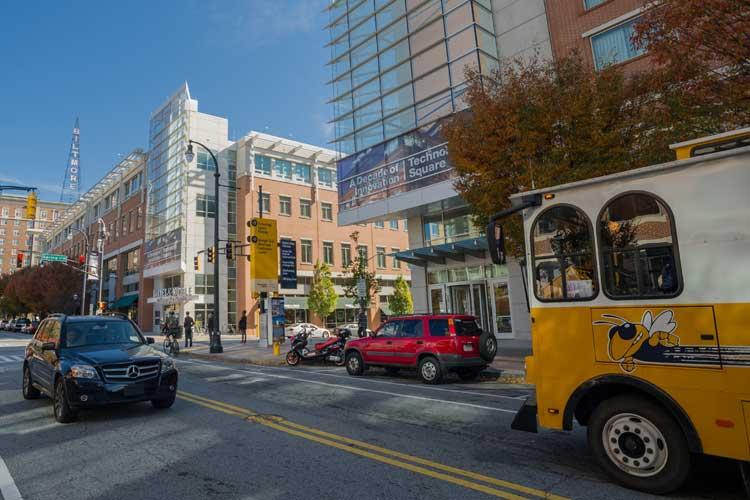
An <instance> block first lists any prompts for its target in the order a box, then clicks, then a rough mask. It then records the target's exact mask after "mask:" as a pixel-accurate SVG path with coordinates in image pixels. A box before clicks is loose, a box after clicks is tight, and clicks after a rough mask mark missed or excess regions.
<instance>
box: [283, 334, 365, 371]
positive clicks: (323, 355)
mask: <svg viewBox="0 0 750 500" xmlns="http://www.w3.org/2000/svg"><path fill="white" fill-rule="evenodd" d="M310 334H312V330H310V329H303V330H302V331H300V332H299V333H298V334H297V335H295V336H294V339H293V340H292V348H291V350H290V351H289V352H288V353H287V354H286V363H287V364H288V365H289V366H297V365H298V364H300V362H301V361H309V362H312V361H331V362H332V363H334V364H335V365H336V366H344V361H345V360H344V345H346V340H347V339H348V338H349V337H350V336H351V332H350V331H349V330H347V329H345V328H342V329H340V330H338V332H337V333H336V335H335V336H332V337H330V338H328V339H326V340H324V341H323V342H319V343H317V344H315V346H314V347H313V349H312V350H310V349H308V348H307V341H308V338H309V337H310Z"/></svg>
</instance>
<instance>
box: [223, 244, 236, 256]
mask: <svg viewBox="0 0 750 500" xmlns="http://www.w3.org/2000/svg"><path fill="white" fill-rule="evenodd" d="M225 250H226V251H225V253H226V255H227V260H232V259H234V246H233V245H232V243H231V242H227V246H226V247H225Z"/></svg>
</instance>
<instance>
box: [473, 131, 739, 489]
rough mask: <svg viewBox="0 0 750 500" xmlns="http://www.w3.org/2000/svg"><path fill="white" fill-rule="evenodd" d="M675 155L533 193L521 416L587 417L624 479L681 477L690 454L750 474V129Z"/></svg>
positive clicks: (497, 234) (640, 483)
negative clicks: (528, 348) (529, 345)
mask: <svg viewBox="0 0 750 500" xmlns="http://www.w3.org/2000/svg"><path fill="white" fill-rule="evenodd" d="M673 149H675V150H676V153H677V158H678V160H677V161H674V162H670V163H666V164H661V165H654V166H650V167H646V168H642V169H637V170H632V171H627V172H623V173H619V174H615V175H609V176H605V177H599V178H595V179H589V180H585V181H581V182H575V183H571V184H566V185H561V186H556V187H551V188H548V189H540V190H536V191H531V192H526V193H521V194H518V195H514V196H513V197H512V198H511V202H512V205H513V206H512V208H511V209H509V210H506V211H504V212H501V213H499V214H497V215H495V216H494V217H493V218H492V219H491V221H490V224H489V227H488V229H487V236H488V239H489V240H490V253H491V254H492V258H493V260H494V261H495V262H496V263H502V262H504V260H505V255H504V253H505V252H504V248H505V241H504V235H503V230H502V221H503V218H504V217H507V216H509V215H510V214H512V213H517V212H520V213H521V214H522V216H523V220H524V235H525V236H524V237H525V248H526V255H525V267H526V273H525V274H526V276H527V283H528V284H529V290H528V295H529V305H530V313H531V321H532V342H533V356H530V357H528V358H526V370H527V379H528V380H529V382H530V383H533V384H534V385H535V398H534V399H532V400H528V401H526V403H525V404H524V406H523V407H522V408H521V410H519V413H518V414H517V415H516V418H515V420H514V422H513V428H514V429H517V430H527V431H533V432H536V429H537V425H541V426H542V427H545V428H550V429H566V430H571V429H572V428H573V423H574V421H577V422H578V423H579V424H581V425H584V426H587V433H588V442H589V446H590V448H591V450H592V453H593V454H594V456H595V458H596V459H597V461H598V462H599V463H600V465H601V466H602V468H603V469H604V470H605V471H606V472H607V473H608V474H609V475H610V476H611V477H612V478H613V479H615V480H616V481H618V482H619V483H621V484H623V485H625V486H626V487H629V488H633V489H638V490H641V491H646V492H650V493H657V494H660V493H667V492H670V491H673V490H675V489H677V488H679V487H680V486H681V485H682V484H683V482H684V481H685V480H686V478H687V477H688V474H689V472H690V463H691V455H692V454H697V453H704V454H709V455H716V456H720V457H727V458H731V459H735V460H737V461H738V463H739V464H740V470H741V473H742V475H743V480H744V482H745V485H746V487H748V483H749V481H750V467H749V466H748V462H749V461H750V129H743V130H738V131H735V132H733V133H728V134H722V135H719V136H713V137H709V138H704V139H699V140H696V141H689V142H685V143H681V144H677V145H675V146H673ZM748 494H749V495H750V487H748Z"/></svg>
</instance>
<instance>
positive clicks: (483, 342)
mask: <svg viewBox="0 0 750 500" xmlns="http://www.w3.org/2000/svg"><path fill="white" fill-rule="evenodd" d="M496 354H497V339H496V338H495V336H494V335H493V334H492V333H490V332H483V333H482V335H480V336H479V355H480V356H481V357H482V359H483V360H485V361H486V362H488V363H492V360H493V359H495V355H496Z"/></svg>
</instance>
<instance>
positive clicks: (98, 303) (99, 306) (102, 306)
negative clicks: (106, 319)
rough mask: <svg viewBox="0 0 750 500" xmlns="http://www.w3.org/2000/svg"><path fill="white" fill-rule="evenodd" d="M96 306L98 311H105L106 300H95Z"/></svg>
mask: <svg viewBox="0 0 750 500" xmlns="http://www.w3.org/2000/svg"><path fill="white" fill-rule="evenodd" d="M96 307H97V309H99V310H100V311H102V312H104V311H105V310H106V309H107V303H106V302H103V301H102V302H97V303H96Z"/></svg>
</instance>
